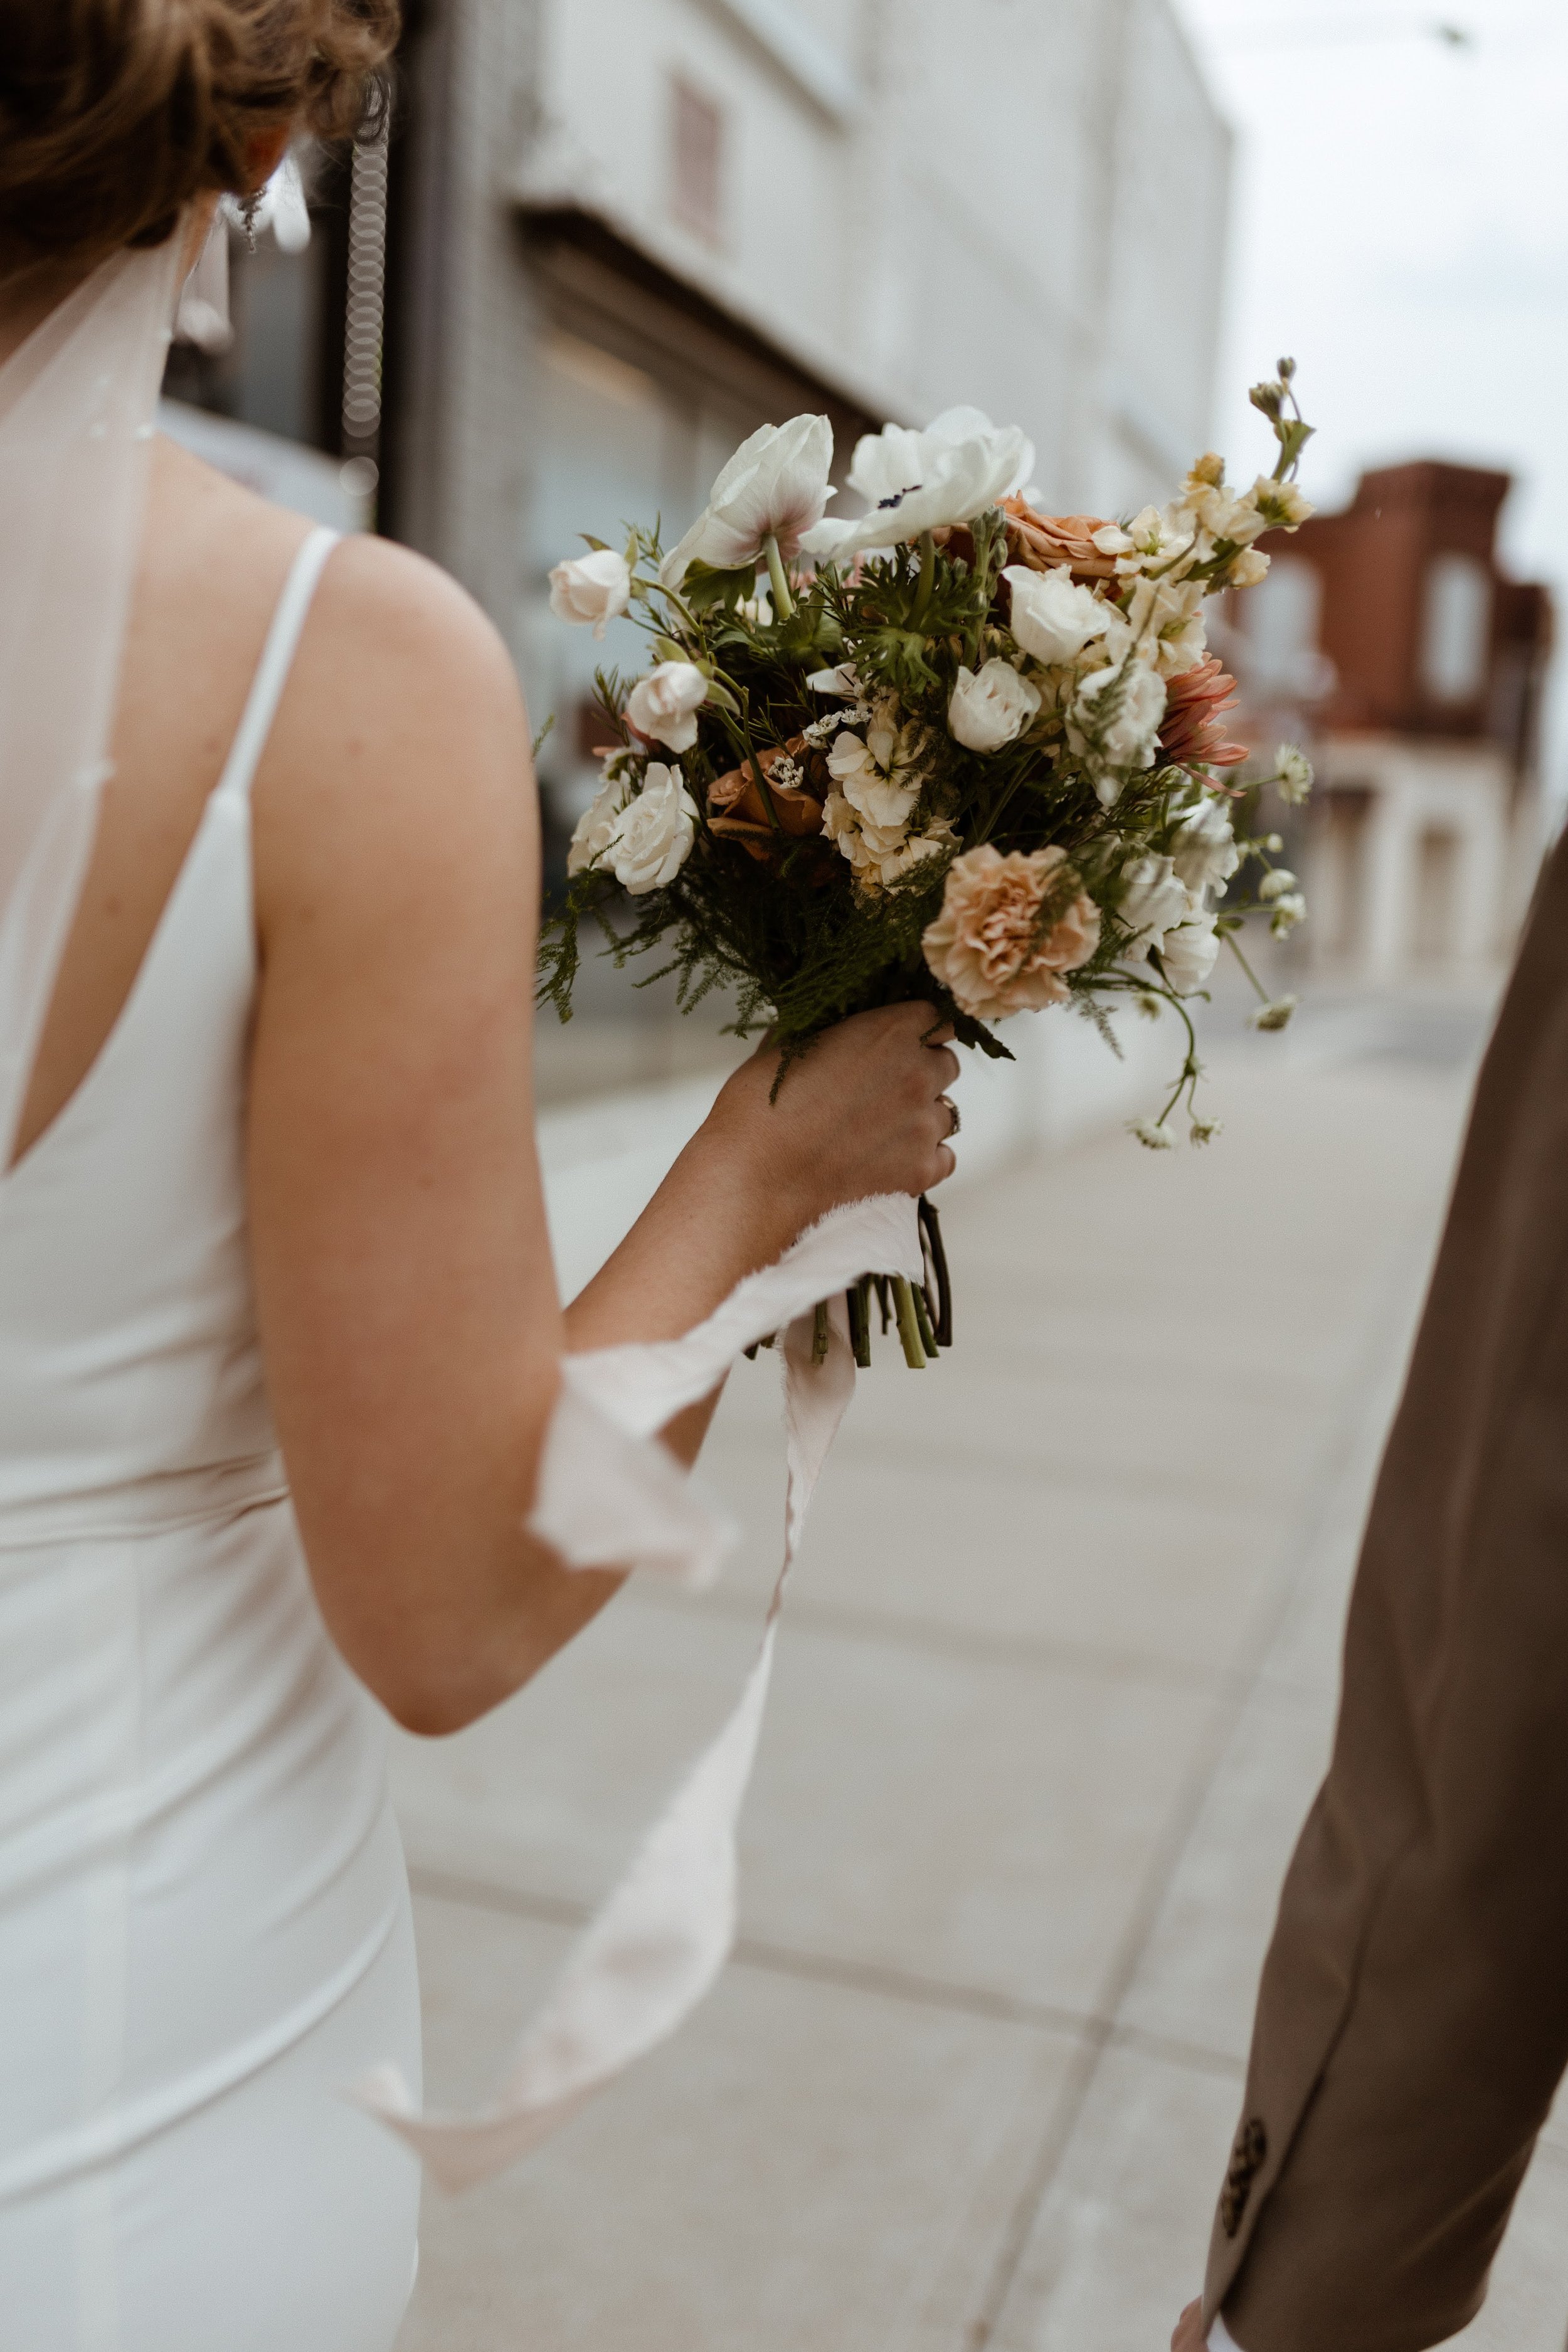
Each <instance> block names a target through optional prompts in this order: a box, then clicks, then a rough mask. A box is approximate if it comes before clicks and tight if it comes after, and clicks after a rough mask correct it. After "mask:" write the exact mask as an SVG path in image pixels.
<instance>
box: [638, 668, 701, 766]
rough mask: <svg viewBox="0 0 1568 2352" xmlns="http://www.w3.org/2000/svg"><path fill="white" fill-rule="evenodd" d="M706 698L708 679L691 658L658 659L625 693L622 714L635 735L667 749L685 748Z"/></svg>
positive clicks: (692, 737) (694, 737) (690, 742)
mask: <svg viewBox="0 0 1568 2352" xmlns="http://www.w3.org/2000/svg"><path fill="white" fill-rule="evenodd" d="M707 699H708V680H707V679H706V678H705V677H703V675H702V672H701V671H700V669H699V668H698V667H697V665H696V663H695V662H680V661H666V662H659V663H658V665H657V667H655V668H653V669H650V670H649V672H648V674H647V677H639V678H638V680H637V684H636V685H635V686H634V687H633V688H632V690H631V692H630V694H629V695H628V696H627V697H626V717H627V718H628V719H630V721H631V723H632V725H633V726H634V727H635V728H636V729H637V733H638V734H639V735H647V736H650V737H651V738H652V739H653V740H654V741H655V742H656V743H663V744H664V745H665V746H666V747H667V748H668V750H669V751H690V749H691V746H692V745H693V743H695V742H696V740H697V713H698V711H699V710H700V709H701V708H702V705H703V703H704V702H706V700H707Z"/></svg>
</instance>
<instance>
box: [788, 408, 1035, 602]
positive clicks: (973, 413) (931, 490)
mask: <svg viewBox="0 0 1568 2352" xmlns="http://www.w3.org/2000/svg"><path fill="white" fill-rule="evenodd" d="M1034 469H1035V448H1034V444H1033V442H1031V441H1030V440H1029V439H1028V438H1027V437H1026V435H1025V434H1023V433H1022V432H1020V430H1019V429H1018V427H1017V426H1016V425H1003V426H1000V427H999V426H997V425H993V424H992V422H991V419H990V418H989V417H988V416H986V415H984V413H983V412H982V411H981V410H980V409H978V408H949V409H944V410H943V412H942V415H940V416H938V417H936V418H934V419H933V420H932V422H931V424H930V425H927V426H926V429H925V431H924V432H923V433H915V432H911V431H910V429H909V427H908V426H906V425H884V427H883V428H882V430H881V432H880V433H868V434H866V435H864V436H862V438H861V439H860V440H859V441H858V442H857V443H856V445H855V459H854V463H853V465H852V466H851V467H850V468H849V487H850V488H851V489H852V490H855V491H858V494H859V495H860V497H861V498H863V499H865V500H866V502H867V511H866V513H865V514H863V515H859V516H857V517H856V519H855V520H853V521H826V522H819V523H818V524H817V525H816V528H815V529H814V530H808V531H807V532H806V534H805V537H804V539H803V540H802V541H801V545H802V546H803V547H804V548H805V551H806V553H807V554H808V555H815V556H817V557H819V558H820V559H821V561H823V562H827V563H841V562H844V560H845V558H846V557H847V556H850V555H853V554H854V553H855V551H856V550H857V549H858V548H863V547H873V548H875V547H897V546H899V545H900V543H901V542H902V541H905V540H910V539H918V538H919V537H920V536H921V532H922V531H927V530H939V529H940V528H941V527H942V525H944V524H947V523H961V522H969V521H971V520H973V517H974V516H975V515H977V514H979V513H981V512H982V511H983V509H984V508H986V507H994V506H995V505H996V503H997V501H998V500H999V499H1005V497H1006V496H1007V494H1008V492H1009V491H1010V490H1015V489H1016V488H1017V487H1018V484H1019V483H1020V482H1023V481H1026V480H1027V479H1028V477H1029V476H1030V474H1032V473H1033V471H1034Z"/></svg>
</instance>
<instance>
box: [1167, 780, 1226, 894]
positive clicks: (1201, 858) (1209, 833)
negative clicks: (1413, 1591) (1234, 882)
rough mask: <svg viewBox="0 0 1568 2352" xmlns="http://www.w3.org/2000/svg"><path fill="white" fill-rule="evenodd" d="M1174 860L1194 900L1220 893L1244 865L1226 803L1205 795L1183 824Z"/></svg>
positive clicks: (1176, 843)
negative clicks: (1214, 891) (1219, 888)
mask: <svg viewBox="0 0 1568 2352" xmlns="http://www.w3.org/2000/svg"><path fill="white" fill-rule="evenodd" d="M1171 855H1172V858H1173V863H1174V865H1175V869H1176V872H1177V873H1178V874H1179V875H1180V876H1181V878H1182V880H1183V881H1184V883H1185V884H1186V886H1187V888H1188V889H1189V890H1190V891H1191V892H1192V893H1193V895H1194V898H1202V896H1203V893H1204V892H1205V890H1217V889H1218V887H1219V886H1220V884H1221V883H1222V882H1228V881H1229V879H1230V877H1231V876H1232V875H1233V874H1234V873H1235V872H1236V869H1237V866H1239V865H1240V863H1241V852H1240V850H1239V849H1237V845H1236V835H1235V834H1234V833H1233V832H1232V831H1231V824H1230V813H1229V811H1228V810H1227V809H1226V804H1225V803H1224V802H1223V801H1219V800H1215V798H1214V797H1213V796H1212V794H1211V795H1205V798H1204V799H1203V800H1201V801H1200V802H1199V803H1198V804H1197V806H1196V808H1195V809H1193V810H1191V811H1190V812H1189V813H1188V814H1187V815H1185V816H1184V817H1183V819H1182V821H1181V825H1180V828H1179V830H1178V832H1177V835H1176V839H1175V845H1174V846H1173V850H1172V853H1171Z"/></svg>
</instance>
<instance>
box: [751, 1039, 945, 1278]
mask: <svg viewBox="0 0 1568 2352" xmlns="http://www.w3.org/2000/svg"><path fill="white" fill-rule="evenodd" d="M939 1017H940V1016H939V1015H938V1013H937V1012H936V1010H935V1008H934V1007H933V1006H931V1005H930V1004H919V1003H917V1004H891V1005H887V1006H884V1007H883V1008H882V1009H881V1010H879V1011H878V1012H875V1013H856V1014H855V1015H854V1016H853V1018H851V1019H850V1020H847V1021H841V1022H839V1023H838V1024H837V1027H835V1028H832V1029H829V1030H827V1031H826V1032H825V1033H824V1034H823V1035H822V1036H820V1037H818V1038H816V1039H815V1040H814V1041H813V1043H812V1044H811V1045H810V1046H809V1047H808V1048H807V1049H806V1051H805V1053H804V1054H802V1055H799V1056H798V1058H797V1059H796V1060H795V1061H794V1062H792V1063H791V1064H790V1066H789V1067H788V1069H787V1070H786V1071H785V1073H784V1080H783V1083H782V1084H777V1081H778V1071H779V1062H780V1058H781V1057H780V1054H779V1051H778V1049H777V1047H776V1046H772V1045H768V1046H764V1047H763V1049H762V1051H761V1052H760V1053H757V1054H754V1055H752V1058H751V1060H750V1061H749V1062H746V1063H744V1064H742V1067H741V1068H740V1069H738V1070H737V1071H736V1072H735V1074H734V1076H732V1077H731V1079H730V1080H729V1082H728V1084H727V1085H726V1086H725V1087H724V1088H723V1091H722V1092H721V1095H720V1097H719V1099H718V1101H717V1102H716V1103H715V1105H714V1107H713V1111H712V1115H711V1117H710V1120H709V1122H708V1128H709V1130H710V1141H712V1142H713V1143H714V1144H716V1145H717V1146H718V1147H719V1149H720V1150H721V1151H723V1152H724V1153H725V1154H727V1155H730V1156H732V1157H733V1158H734V1159H736V1160H737V1161H739V1162H741V1163H742V1164H747V1165H750V1166H751V1167H753V1168H754V1169H755V1171H756V1172H757V1181H760V1182H761V1183H762V1184H763V1185H764V1186H765V1188H766V1193H767V1195H768V1196H769V1197H770V1199H771V1201H772V1202H773V1213H772V1214H770V1216H769V1217H768V1219H767V1220H766V1223H767V1224H768V1226H769V1227H770V1228H771V1229H772V1230H771V1231H769V1232H768V1234H766V1236H765V1238H766V1240H767V1241H769V1242H771V1243H773V1244H774V1245H775V1250H776V1248H782V1247H787V1245H788V1244H789V1242H790V1241H793V1239H794V1238H795V1234H797V1233H798V1232H800V1231H801V1229H802V1228H803V1227H804V1226H805V1225H808V1224H810V1223H812V1222H813V1220H814V1219H816V1218H817V1217H820V1216H822V1215H824V1214H825V1213H826V1211H827V1210H829V1209H832V1208H837V1205H838V1204H839V1202H843V1201H861V1200H865V1199H867V1198H868V1196H869V1195H871V1194H873V1193H877V1192H929V1191H930V1190H931V1187H932V1186H933V1185H936V1184H940V1183H941V1182H942V1180H943V1178H944V1177H947V1176H951V1175H952V1170H953V1155H952V1149H951V1146H950V1143H949V1138H950V1136H951V1135H952V1131H953V1118H952V1110H951V1108H950V1107H949V1105H948V1104H947V1103H946V1101H944V1099H943V1096H944V1093H945V1090H946V1089H947V1087H950V1086H952V1082H953V1080H954V1079H955V1078H956V1077H957V1076H958V1074H959V1062H958V1056H957V1055H956V1054H955V1053H954V1052H953V1051H952V1046H951V1045H949V1044H948V1042H947V1041H948V1040H949V1039H950V1038H951V1036H952V1030H951V1029H950V1028H948V1027H946V1026H945V1025H943V1026H941V1027H939V1026H938V1025H937V1024H938V1021H939ZM775 1085H777V1092H776V1093H775V1092H774V1087H775ZM786 1228H787V1230H785V1229H786Z"/></svg>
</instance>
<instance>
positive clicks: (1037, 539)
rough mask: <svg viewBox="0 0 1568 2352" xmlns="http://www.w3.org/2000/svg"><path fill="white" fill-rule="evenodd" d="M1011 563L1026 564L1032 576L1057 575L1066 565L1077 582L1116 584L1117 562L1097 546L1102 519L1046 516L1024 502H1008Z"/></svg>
mask: <svg viewBox="0 0 1568 2352" xmlns="http://www.w3.org/2000/svg"><path fill="white" fill-rule="evenodd" d="M1002 512H1003V514H1004V515H1005V518H1006V529H1007V560H1008V562H1010V563H1026V564H1027V566H1028V568H1029V570H1030V571H1031V572H1055V571H1058V570H1059V569H1060V568H1061V567H1062V565H1064V564H1065V565H1066V566H1067V567H1068V569H1069V570H1070V572H1072V575H1073V578H1074V579H1075V580H1113V579H1114V578H1115V576H1116V558H1115V557H1114V555H1104V554H1102V553H1101V552H1100V549H1099V548H1098V547H1096V545H1095V543H1094V534H1095V532H1096V531H1097V530H1104V529H1105V527H1106V526H1105V521H1104V519H1103V517H1102V516H1100V515H1043V514H1037V513H1036V512H1035V509H1034V508H1033V507H1031V506H1026V505H1025V503H1024V501H1023V499H1021V498H1016V497H1015V498H1010V499H1003V501H1002Z"/></svg>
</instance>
